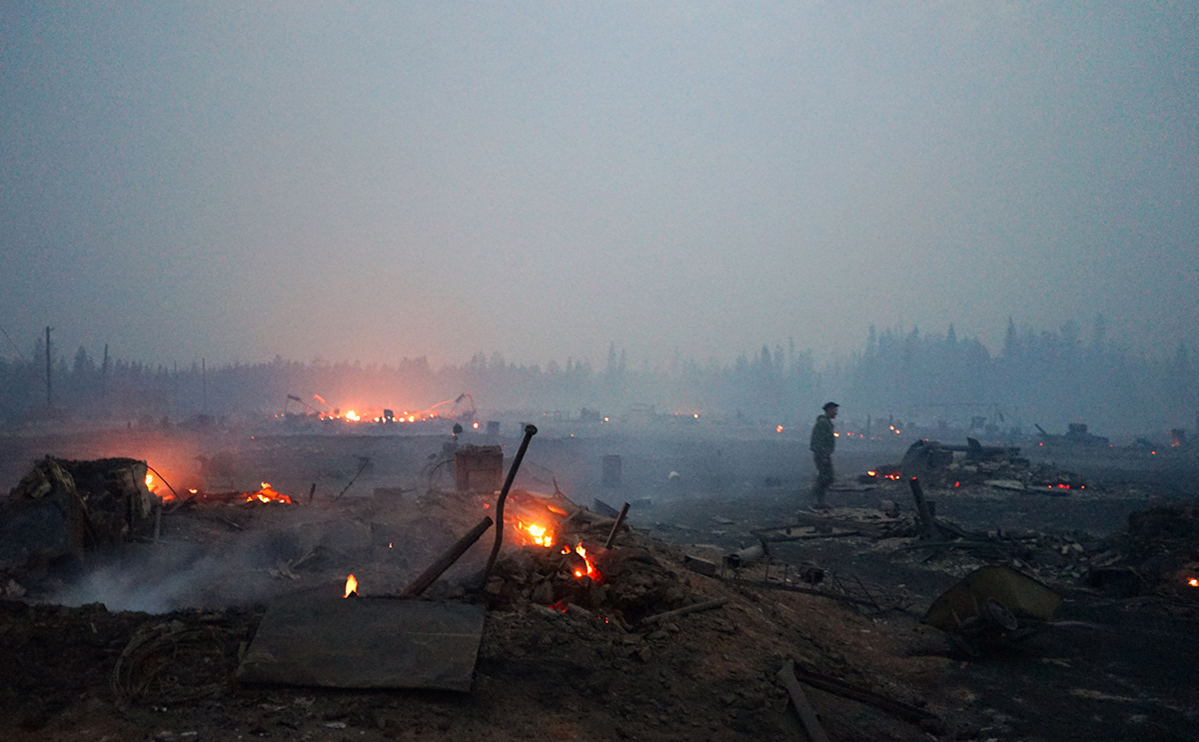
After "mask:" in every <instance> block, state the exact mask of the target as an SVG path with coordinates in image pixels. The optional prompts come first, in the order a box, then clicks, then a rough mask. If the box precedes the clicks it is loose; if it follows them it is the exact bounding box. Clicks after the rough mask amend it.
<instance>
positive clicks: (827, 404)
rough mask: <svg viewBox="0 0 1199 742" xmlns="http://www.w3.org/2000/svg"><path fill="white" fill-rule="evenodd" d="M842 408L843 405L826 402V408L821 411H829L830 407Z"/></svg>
mask: <svg viewBox="0 0 1199 742" xmlns="http://www.w3.org/2000/svg"><path fill="white" fill-rule="evenodd" d="M840 406H841V405H839V404H837V403H836V402H826V403H825V404H824V407H821V408H820V409H822V410H827V409H828V408H830V407H840Z"/></svg>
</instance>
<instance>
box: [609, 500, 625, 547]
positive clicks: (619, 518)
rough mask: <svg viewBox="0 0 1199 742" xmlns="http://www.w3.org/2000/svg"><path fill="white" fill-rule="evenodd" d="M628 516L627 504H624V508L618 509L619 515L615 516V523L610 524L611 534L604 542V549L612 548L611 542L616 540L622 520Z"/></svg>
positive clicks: (622, 523)
mask: <svg viewBox="0 0 1199 742" xmlns="http://www.w3.org/2000/svg"><path fill="white" fill-rule="evenodd" d="M628 514H629V504H628V503H627V502H626V503H625V504H624V507H622V508H621V509H620V515H618V516H616V522H615V523H613V524H612V532H611V533H609V534H608V540H607V541H605V542H604V548H605V549H611V548H612V542H613V541H615V540H616V532H617V531H619V530H620V527H621V526H622V525H624V518H625V516H626V515H628Z"/></svg>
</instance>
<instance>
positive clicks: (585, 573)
mask: <svg viewBox="0 0 1199 742" xmlns="http://www.w3.org/2000/svg"><path fill="white" fill-rule="evenodd" d="M564 553H567V554H569V553H570V550H569V549H567V550H566V551H565V552H564ZM575 553H576V554H578V555H579V556H581V557H583V565H584V566H582V567H578V568H576V569H575V577H590V578H591V579H592V580H594V581H596V582H599V580H600V577H601V575H600V573H599V570H598V569H596V568H595V564H594V563H593V562H592V561H591V558H590V557H588V556H587V550H586V549H584V548H583V545H582V544H579V545H578V546H576V547H575Z"/></svg>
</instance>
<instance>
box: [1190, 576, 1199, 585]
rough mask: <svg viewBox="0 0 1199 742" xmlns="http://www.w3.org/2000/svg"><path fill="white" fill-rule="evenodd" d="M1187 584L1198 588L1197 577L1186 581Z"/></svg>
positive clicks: (1198, 578)
mask: <svg viewBox="0 0 1199 742" xmlns="http://www.w3.org/2000/svg"><path fill="white" fill-rule="evenodd" d="M1187 584H1188V585H1190V586H1191V587H1199V577H1192V578H1191V579H1189V580H1187Z"/></svg>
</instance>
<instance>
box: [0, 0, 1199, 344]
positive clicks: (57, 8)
mask: <svg viewBox="0 0 1199 742" xmlns="http://www.w3.org/2000/svg"><path fill="white" fill-rule="evenodd" d="M343 6H344V4H342V3H312V2H244V3H240V2H237V3H235V2H201V3H196V2H188V3H175V2H166V1H165V0H154V1H153V2H132V1H125V2H117V3H114V2H109V1H107V0H105V1H104V2H88V1H86V0H71V1H69V2H57V3H55V2H16V1H10V2H5V3H4V4H3V6H2V7H0V240H2V253H0V326H3V328H4V329H5V330H7V331H8V333H9V334H10V335H11V336H12V337H13V339H14V340H15V341H16V342H17V343H18V345H20V346H21V348H22V350H23V351H25V352H26V353H27V352H28V350H27V349H28V348H30V347H32V345H33V343H34V341H35V340H36V337H37V333H39V332H41V331H42V329H43V328H44V327H45V326H46V325H51V326H53V327H54V328H55V332H54V335H53V337H54V340H55V342H56V343H57V345H58V349H59V352H60V353H63V354H65V355H66V356H67V357H68V358H70V357H71V355H72V354H73V353H74V351H75V349H76V348H77V347H78V346H79V345H80V344H82V345H84V346H86V347H87V348H88V349H89V351H90V352H91V353H92V354H93V355H99V354H100V353H101V352H102V349H103V345H104V344H105V343H108V344H110V348H111V350H110V352H112V353H113V354H114V355H116V356H120V357H124V358H134V359H140V360H144V361H149V362H152V363H167V364H169V363H170V362H171V361H178V362H179V363H181V364H182V363H190V362H191V361H193V360H198V359H199V358H201V357H206V358H207V359H208V360H209V361H210V362H219V361H233V360H240V361H260V360H269V359H271V358H273V357H274V356H275V355H276V354H279V355H282V356H284V357H285V358H290V359H296V360H309V359H311V358H313V357H314V356H317V355H320V356H322V357H324V358H326V359H330V360H355V359H358V360H362V361H363V362H368V361H384V362H394V361H396V360H398V359H399V358H400V357H403V356H408V357H414V356H422V355H424V356H428V357H429V358H430V360H431V361H433V362H434V363H435V364H440V363H442V362H453V363H460V362H464V361H465V360H467V359H468V358H469V357H470V355H471V354H472V353H474V352H478V351H481V352H484V353H488V354H490V353H491V352H493V351H499V352H501V353H502V354H503V355H504V356H505V357H506V358H507V359H508V360H509V361H517V362H522V363H541V364H544V363H545V362H547V361H549V360H551V359H554V360H557V361H559V362H560V363H561V362H564V361H565V359H566V358H567V357H568V356H573V357H574V358H576V359H578V358H589V359H591V360H592V362H593V363H594V364H596V365H597V366H602V365H603V362H604V358H605V356H606V353H607V349H608V344H609V342H610V341H615V342H616V344H617V346H618V347H623V348H626V349H627V350H628V354H629V359H630V362H632V363H636V364H638V365H639V364H640V363H642V362H649V363H651V364H654V365H666V364H668V363H669V361H670V359H671V357H672V356H673V355H674V353H675V349H676V348H677V349H678V352H679V353H680V354H681V356H682V357H684V358H695V359H697V360H701V361H702V360H706V359H709V358H717V359H720V360H731V359H732V358H733V357H735V356H736V355H737V354H739V353H740V352H742V351H746V352H750V353H753V352H755V351H756V350H757V349H759V348H761V346H762V345H763V344H764V343H765V344H769V345H771V346H772V347H773V346H774V345H775V344H776V343H777V344H782V345H786V344H787V342H788V338H794V342H795V345H796V347H797V348H799V349H801V350H802V349H811V350H813V351H815V353H816V354H817V356H818V357H830V356H832V355H834V354H838V353H842V352H846V351H848V350H851V349H853V348H857V347H861V345H862V343H863V342H864V338H865V335H866V329H867V327H868V326H869V325H871V324H875V325H878V326H879V327H880V328H881V327H890V326H895V325H897V324H900V323H902V324H903V325H904V326H905V327H907V328H910V327H912V326H913V325H916V326H919V327H920V329H921V330H922V331H927V332H944V331H945V330H946V328H947V327H948V325H949V323H951V322H952V323H954V325H955V329H956V331H957V332H958V334H959V336H960V335H974V336H978V337H980V338H982V339H983V341H984V342H986V343H987V344H988V345H989V346H990V347H991V348H992V349H993V350H997V349H998V347H999V346H1000V344H1001V338H1002V335H1003V332H1004V329H1005V325H1006V322H1007V317H1008V316H1009V315H1011V316H1013V317H1014V318H1015V319H1016V321H1017V323H1019V324H1024V323H1029V324H1032V325H1034V326H1035V327H1037V328H1038V329H1050V330H1056V329H1057V328H1058V327H1059V326H1061V325H1062V324H1063V323H1066V322H1068V321H1071V320H1076V321H1078V322H1080V323H1082V325H1083V327H1084V332H1085V331H1086V327H1087V326H1088V325H1089V324H1090V322H1091V321H1092V320H1093V319H1094V317H1095V316H1096V315H1097V314H1100V313H1102V314H1103V315H1105V316H1106V318H1107V321H1108V325H1109V327H1110V333H1111V335H1112V336H1114V337H1115V338H1118V339H1123V340H1125V341H1127V342H1129V343H1131V344H1134V345H1140V346H1141V347H1144V348H1145V349H1146V350H1149V351H1151V352H1153V351H1155V350H1157V349H1160V351H1161V352H1162V353H1163V354H1168V353H1172V352H1173V350H1174V348H1175V347H1176V346H1177V344H1178V343H1179V341H1183V342H1186V343H1188V344H1189V345H1191V346H1192V347H1197V348H1199V184H1197V180H1199V46H1197V43H1199V42H1197V40H1199V3H1195V2H1152V1H1150V0H1137V2H1124V1H1122V0H1121V1H1119V2H1085V3H1075V2H1053V3H1039V2H1003V1H1001V0H988V1H985V2H923V3H918V2H903V3H887V2H864V1H862V2H854V1H846V2H828V3H824V2H785V3H750V2H736V3H733V2H728V3H704V2H694V1H692V0H688V1H686V2H637V3H631V2H630V3H618V2H588V3H545V4H532V3H481V2H476V3H448V2H420V3H400V2H379V3H353V4H352V7H351V8H349V9H347V8H346V7H343ZM0 347H2V350H0V354H3V355H4V356H6V357H13V356H14V355H15V351H13V350H12V348H11V346H9V345H8V344H7V341H2V346H0Z"/></svg>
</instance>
